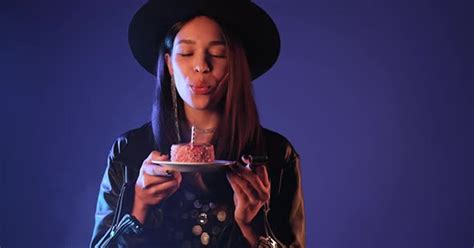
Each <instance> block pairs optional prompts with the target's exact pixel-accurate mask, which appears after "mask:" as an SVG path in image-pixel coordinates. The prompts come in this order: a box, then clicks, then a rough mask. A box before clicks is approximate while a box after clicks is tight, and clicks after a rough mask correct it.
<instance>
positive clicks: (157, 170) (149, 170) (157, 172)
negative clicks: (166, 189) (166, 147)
mask: <svg viewBox="0 0 474 248" xmlns="http://www.w3.org/2000/svg"><path fill="white" fill-rule="evenodd" d="M141 170H142V171H143V172H144V173H146V174H148V175H150V176H161V177H169V178H172V177H173V175H174V174H173V172H172V171H171V170H168V169H166V168H165V167H162V166H159V165H155V164H149V163H145V164H143V165H142V168H141Z"/></svg>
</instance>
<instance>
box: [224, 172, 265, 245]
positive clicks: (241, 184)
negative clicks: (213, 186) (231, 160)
mask: <svg viewBox="0 0 474 248" xmlns="http://www.w3.org/2000/svg"><path fill="white" fill-rule="evenodd" d="M227 179H228V181H229V183H230V186H231V187H232V189H233V191H234V204H235V212H234V218H235V221H236V223H237V225H239V227H240V229H241V231H242V233H243V234H244V236H245V238H246V239H247V241H248V242H249V243H250V244H251V245H253V244H254V243H255V242H256V235H255V232H254V230H253V229H252V221H253V220H254V218H255V216H256V215H257V213H258V211H259V210H260V208H262V206H263V205H264V204H265V203H266V202H268V201H269V200H270V181H269V179H268V173H267V169H266V166H257V167H256V168H255V172H253V171H252V170H250V169H249V168H247V167H240V166H236V167H234V169H233V171H231V172H229V173H227Z"/></svg>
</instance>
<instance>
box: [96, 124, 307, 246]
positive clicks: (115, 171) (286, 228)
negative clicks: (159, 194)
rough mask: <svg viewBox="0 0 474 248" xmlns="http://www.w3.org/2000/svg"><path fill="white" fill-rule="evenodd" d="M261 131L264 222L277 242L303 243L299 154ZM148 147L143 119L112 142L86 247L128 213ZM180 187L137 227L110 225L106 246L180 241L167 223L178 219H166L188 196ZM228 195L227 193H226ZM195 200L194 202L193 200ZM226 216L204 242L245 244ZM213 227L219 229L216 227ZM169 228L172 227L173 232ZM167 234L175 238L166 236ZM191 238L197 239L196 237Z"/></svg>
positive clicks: (151, 147) (176, 243)
mask: <svg viewBox="0 0 474 248" xmlns="http://www.w3.org/2000/svg"><path fill="white" fill-rule="evenodd" d="M263 134H264V138H265V142H266V150H267V155H268V167H267V169H268V174H269V177H270V181H271V198H270V206H269V207H270V211H269V212H268V222H269V224H270V226H271V229H272V232H273V235H274V237H275V238H276V239H278V240H279V241H281V243H283V244H285V245H286V246H288V247H304V246H305V217H304V205H303V193H302V189H301V174H300V159H299V156H298V154H297V153H296V151H295V150H294V148H293V147H292V146H291V144H290V143H289V142H288V140H287V139H286V138H285V137H283V136H282V135H280V134H277V133H275V132H272V131H270V130H267V129H263ZM152 150H154V141H153V133H152V129H151V125H150V123H149V122H148V123H146V124H145V125H143V126H142V127H140V128H138V129H134V130H130V131H128V132H126V133H125V134H123V135H122V136H120V137H119V138H118V139H117V140H116V141H115V143H114V144H113V146H112V149H111V151H110V154H109V156H108V158H107V168H106V170H105V174H104V177H103V180H102V183H101V185H100V192H99V196H98V201H97V209H96V214H95V227H94V231H93V236H92V240H91V247H94V246H96V244H97V243H99V242H100V240H101V239H102V241H103V240H104V239H107V238H108V237H110V236H112V235H111V227H112V226H113V225H116V224H117V223H118V222H119V220H120V219H122V217H123V216H124V215H126V214H128V213H130V212H131V208H132V204H133V194H134V185H135V181H136V179H137V177H138V173H139V170H140V167H141V164H142V163H143V160H144V159H145V158H146V157H147V156H148V155H149V154H150V152H151V151H152ZM220 178H224V181H219V182H217V183H218V184H220V186H219V187H217V188H220V190H219V192H220V193H219V194H223V196H225V197H223V198H226V199H227V201H226V202H227V203H228V205H229V206H230V211H228V213H229V215H230V216H232V214H233V212H232V207H233V202H232V191H231V189H230V192H229V188H230V187H229V185H228V183H227V181H225V175H222V176H221V177H220ZM183 182H184V179H183ZM181 188H185V187H184V186H183V183H182V187H180V189H179V190H178V191H177V192H176V193H175V194H174V195H176V196H172V197H170V198H169V199H168V201H169V202H173V201H174V202H176V204H174V205H173V204H168V203H164V204H160V205H159V206H156V208H154V209H152V211H151V212H150V213H149V215H148V216H147V222H146V223H145V224H144V226H143V228H141V231H140V232H134V231H133V230H135V229H133V228H128V229H130V230H121V231H120V232H117V230H115V233H114V235H115V237H114V239H113V242H111V243H109V244H108V245H107V247H182V245H181V244H180V242H184V241H183V237H182V236H183V235H182V234H181V233H180V232H178V231H177V230H175V229H173V228H172V227H171V226H173V224H176V220H178V222H179V219H173V218H171V216H172V215H173V214H175V212H179V211H181V210H179V208H177V207H176V206H178V205H179V204H180V205H179V206H182V205H183V201H184V200H182V199H184V198H185V197H184V195H185V194H186V197H188V195H187V194H188V192H184V189H183V192H184V193H183V192H180V191H181ZM229 195H230V197H228V196H229ZM165 202H166V201H165ZM184 202H185V201H184ZM191 202H192V201H191ZM166 204H168V205H166ZM195 204H196V202H194V205H195ZM199 204H200V203H199ZM211 204H212V203H211ZM191 205H192V204H191ZM210 206H212V205H210ZM224 206H225V205H224ZM260 215H262V214H260ZM182 216H183V218H184V217H186V213H184V212H183V214H182ZM209 218H210V217H209ZM228 219H229V221H228V222H226V223H227V224H226V226H225V227H224V229H225V230H223V231H220V232H217V235H216V237H218V238H216V239H214V238H213V240H211V244H210V246H212V247H247V246H248V245H247V243H246V242H245V240H244V239H243V236H242V234H241V233H240V230H239V228H238V226H237V225H236V224H235V223H234V222H233V218H231V217H230V218H228ZM221 229H222V228H221ZM173 230H174V231H173ZM186 230H187V231H186V232H189V234H190V236H193V235H192V234H191V227H189V229H186ZM217 230H218V231H219V229H217ZM135 231H136V230H135ZM214 231H215V230H214V229H213V231H212V232H213V233H214ZM171 232H176V235H174V234H172V233H171ZM186 232H185V234H186ZM193 232H194V230H193ZM170 235H174V236H175V237H174V238H170ZM195 238H196V237H195ZM196 239H197V240H199V237H197V238H196ZM186 242H188V241H186ZM191 244H196V242H194V243H189V242H188V244H187V245H189V246H188V247H191Z"/></svg>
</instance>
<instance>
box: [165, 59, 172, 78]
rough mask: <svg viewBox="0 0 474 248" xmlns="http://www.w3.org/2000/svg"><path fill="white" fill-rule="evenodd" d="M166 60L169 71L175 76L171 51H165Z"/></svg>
mask: <svg viewBox="0 0 474 248" xmlns="http://www.w3.org/2000/svg"><path fill="white" fill-rule="evenodd" d="M165 62H166V67H168V72H169V74H170V75H171V77H173V65H172V64H171V55H170V54H169V53H165Z"/></svg>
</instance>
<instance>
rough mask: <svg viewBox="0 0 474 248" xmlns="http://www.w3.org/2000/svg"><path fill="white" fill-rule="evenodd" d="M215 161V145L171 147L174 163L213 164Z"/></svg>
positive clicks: (186, 144)
mask: <svg viewBox="0 0 474 248" xmlns="http://www.w3.org/2000/svg"><path fill="white" fill-rule="evenodd" d="M214 159H215V157H214V146H213V145H209V144H195V145H191V143H183V144H175V145H172V146H171V161H173V162H212V161H214Z"/></svg>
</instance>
